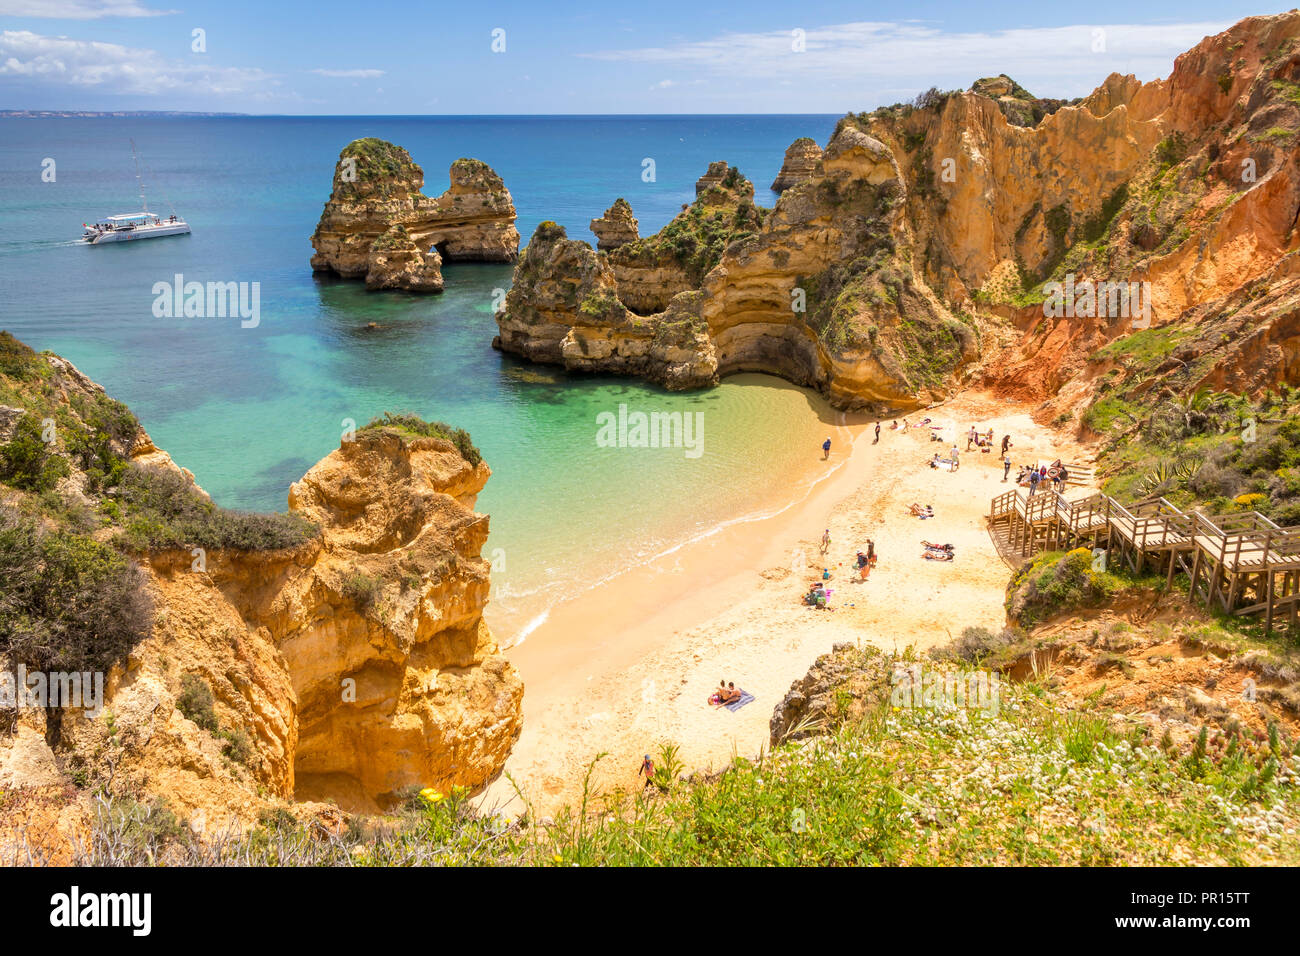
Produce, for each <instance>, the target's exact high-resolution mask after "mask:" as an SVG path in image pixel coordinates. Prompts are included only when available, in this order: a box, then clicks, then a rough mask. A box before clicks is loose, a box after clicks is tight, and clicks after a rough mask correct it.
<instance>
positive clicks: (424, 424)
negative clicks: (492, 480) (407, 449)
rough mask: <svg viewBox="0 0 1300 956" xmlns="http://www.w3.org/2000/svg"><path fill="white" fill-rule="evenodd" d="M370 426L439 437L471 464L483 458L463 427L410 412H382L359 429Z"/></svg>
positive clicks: (362, 429)
mask: <svg viewBox="0 0 1300 956" xmlns="http://www.w3.org/2000/svg"><path fill="white" fill-rule="evenodd" d="M370 428H393V429H396V430H397V431H399V432H404V433H405V434H408V435H416V436H419V437H422V438H441V439H442V440H443V441H449V442H451V443H452V444H453V445H455V446H456V450H457V451H458V452H460V456H461V457H462V458H464V459H465V460H466V461H467V462H469V463H470V464H471V465H474V466H477V465H478V464H479V462H481V461H482V460H483V456H482V455H481V454H479V450H478V448H476V447H475V446H474V443H473V442H472V441H471V440H470V437H469V432H467V431H465V429H463V428H454V427H452V426H451V425H448V424H447V423H446V422H428V421H425V420H424V419H423V418H421V417H420V416H419V415H416V414H414V413H412V412H398V413H396V414H395V413H393V412H384V413H383V414H382V415H379V416H377V417H375V418H372V419H371V420H370V421H369V422H368V423H367V424H365V425H362V426H361V429H360V430H361V431H365V430H367V429H370Z"/></svg>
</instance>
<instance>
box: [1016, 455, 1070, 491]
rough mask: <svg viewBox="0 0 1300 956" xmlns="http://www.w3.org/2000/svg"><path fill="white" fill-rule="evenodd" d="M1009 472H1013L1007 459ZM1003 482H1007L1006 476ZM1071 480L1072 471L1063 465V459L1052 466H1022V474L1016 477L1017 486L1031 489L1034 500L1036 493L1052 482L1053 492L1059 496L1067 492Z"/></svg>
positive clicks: (1057, 460)
mask: <svg viewBox="0 0 1300 956" xmlns="http://www.w3.org/2000/svg"><path fill="white" fill-rule="evenodd" d="M1004 464H1006V468H1007V471H1008V472H1009V471H1010V470H1011V465H1010V459H1007V460H1006V461H1005V462H1004ZM1002 480H1003V481H1005V480H1006V474H1005V473H1004V474H1003V479H1002ZM1069 480H1070V470H1069V469H1068V468H1066V467H1065V465H1064V464H1062V463H1061V459H1059V458H1058V459H1056V461H1054V462H1052V463H1051V464H1050V465H1021V466H1020V472H1019V474H1017V475H1016V484H1017V485H1020V486H1022V487H1023V486H1026V485H1027V486H1028V487H1029V496H1030V497H1031V498H1032V497H1033V496H1034V493H1035V492H1037V491H1038V489H1039V487H1040V486H1042V485H1043V484H1044V483H1045V482H1050V483H1051V485H1052V490H1053V491H1055V492H1056V493H1057V494H1060V493H1061V492H1063V491H1065V483H1066V482H1067V481H1069Z"/></svg>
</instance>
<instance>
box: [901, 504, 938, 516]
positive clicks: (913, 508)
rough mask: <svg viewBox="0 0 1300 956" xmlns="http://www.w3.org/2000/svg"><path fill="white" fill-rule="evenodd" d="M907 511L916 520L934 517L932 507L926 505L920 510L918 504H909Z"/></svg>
mask: <svg viewBox="0 0 1300 956" xmlns="http://www.w3.org/2000/svg"><path fill="white" fill-rule="evenodd" d="M907 510H908V511H909V512H911V513H912V514H913V515H914V516H915V517H917V518H933V517H934V508H933V507H932V506H930V505H926V506H925V507H924V508H922V507H921V506H920V505H919V504H917V503H916V502H912V504H910V505H909V506H908V508H907Z"/></svg>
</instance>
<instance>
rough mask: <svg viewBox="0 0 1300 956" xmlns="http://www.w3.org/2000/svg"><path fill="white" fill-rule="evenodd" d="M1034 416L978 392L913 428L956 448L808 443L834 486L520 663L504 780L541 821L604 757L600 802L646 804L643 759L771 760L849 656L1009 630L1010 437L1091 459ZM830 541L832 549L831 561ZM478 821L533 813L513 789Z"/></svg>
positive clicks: (1025, 450) (567, 626)
mask: <svg viewBox="0 0 1300 956" xmlns="http://www.w3.org/2000/svg"><path fill="white" fill-rule="evenodd" d="M1030 412H1031V408H1030V407H1029V406H1025V405H1019V404H1012V403H1009V402H1007V401H1005V400H1001V399H996V398H993V397H990V396H988V395H984V394H980V393H967V394H964V395H962V396H960V397H959V398H957V399H954V400H953V401H951V402H949V403H946V404H944V405H942V406H940V407H936V408H934V409H931V410H930V411H927V412H921V413H915V414H913V415H910V416H908V419H909V421H912V422H916V421H918V420H920V419H921V418H924V417H927V416H928V417H929V418H931V419H932V421H931V424H932V425H937V426H940V428H939V430H938V431H937V432H936V433H937V434H939V435H941V436H942V437H943V439H944V441H943V442H942V443H938V442H933V441H931V440H930V434H931V429H930V428H929V427H923V428H916V427H913V428H909V429H907V430H906V431H904V430H902V429H901V428H900V429H899V430H897V431H893V430H891V429H890V427H889V422H888V421H886V422H884V423H883V427H882V431H881V436H880V441H879V443H878V444H877V443H874V442H873V429H872V424H873V423H872V422H868V421H864V420H862V419H860V418H854V417H853V416H847V417H846V419H845V423H844V424H843V425H841V426H839V427H838V428H837V429H836V430H835V432H834V434H833V437H834V440H835V446H834V448H833V451H837V452H838V454H833V455H832V457H831V459H830V460H829V461H825V462H824V461H822V460H821V452H820V448H819V447H818V444H819V442H818V441H817V440H814V436H810V440H809V449H810V450H809V454H810V460H812V461H813V462H814V464H813V465H812V467H815V468H819V469H821V470H822V471H823V472H825V473H826V474H825V480H822V481H819V482H817V483H815V484H814V485H813V486H812V488H811V490H810V491H808V490H801V491H800V492H799V497H798V498H796V500H793V501H790V502H787V504H786V506H785V507H784V508H783V509H775V510H777V511H778V512H779V513H776V514H770V510H769V511H768V513H769V514H770V516H769V517H764V518H760V519H756V520H752V521H747V522H744V523H738V524H733V525H730V526H727V527H724V528H722V529H720V530H719V531H718V532H717V533H716V534H713V535H712V536H710V537H707V538H704V539H702V540H699V541H695V542H693V543H690V544H687V545H683V546H682V547H681V548H679V549H678V550H676V551H674V552H672V553H670V554H668V555H665V556H663V557H661V558H659V559H658V560H655V561H653V562H651V563H649V564H647V565H644V566H641V567H638V568H635V569H633V570H630V571H629V572H627V573H626V574H623V575H621V576H619V577H618V578H616V579H614V580H613V581H611V582H610V583H609V584H607V585H606V586H604V587H602V588H601V589H599V590H598V591H596V592H593V593H592V594H591V595H589V596H587V597H585V598H584V599H583V600H581V601H575V602H570V603H568V604H564V605H561V606H559V607H557V608H556V609H555V611H554V612H553V613H552V614H551V616H550V618H549V619H548V620H547V621H546V622H545V623H544V624H543V625H542V626H541V627H539V628H538V629H537V630H536V631H535V632H533V633H532V634H531V635H530V636H529V637H528V639H527V641H525V642H524V643H523V644H521V645H519V646H517V647H514V648H511V649H510V650H509V651H508V654H509V656H510V658H511V660H512V661H513V663H514V664H515V666H516V667H517V668H518V669H519V672H520V674H521V675H522V677H523V679H524V684H525V693H524V730H523V734H522V736H521V737H520V739H519V741H518V743H517V744H516V745H515V747H514V750H513V752H512V754H511V756H510V759H509V761H508V763H507V765H506V773H508V774H509V775H510V776H511V777H512V778H513V779H514V782H515V783H516V784H518V785H519V786H520V787H521V788H522V789H523V791H524V792H525V794H526V795H527V797H528V799H529V800H530V801H531V802H532V803H533V804H534V807H535V810H536V812H538V813H539V814H548V813H553V812H554V811H555V810H556V809H557V808H558V807H559V806H561V805H563V804H565V803H566V802H571V801H572V800H573V799H574V797H575V796H577V795H578V794H580V792H581V786H582V779H583V776H584V774H585V772H586V768H587V765H588V764H589V763H590V762H591V761H592V760H593V759H595V758H596V756H597V755H598V754H600V753H605V754H606V756H605V757H604V758H603V759H601V761H600V762H599V764H598V765H597V768H596V771H595V773H594V774H593V776H592V783H593V786H594V788H595V789H596V791H597V792H601V791H609V790H612V789H615V788H619V787H621V788H624V789H629V790H630V789H634V788H635V787H636V786H637V785H638V779H637V776H636V771H637V768H638V766H639V764H640V759H641V755H642V754H644V753H651V754H654V755H656V756H657V752H658V748H659V745H660V743H662V742H671V743H675V744H677V745H678V746H679V747H680V755H681V759H682V761H683V763H684V765H685V767H686V768H687V769H688V770H695V769H704V768H719V767H722V766H724V765H725V764H726V763H727V762H728V761H729V760H731V758H732V757H733V755H735V754H741V755H747V756H748V755H753V754H756V753H758V752H759V751H760V750H762V749H763V748H765V747H766V746H767V743H768V721H769V720H770V718H771V716H772V709H773V707H774V706H775V705H776V704H777V703H778V702H779V701H780V700H781V698H782V697H783V696H784V695H785V693H786V692H787V690H788V689H789V687H790V684H791V682H792V681H794V680H795V679H796V678H798V677H800V676H801V675H803V674H804V673H805V672H806V671H807V669H808V667H809V666H810V665H811V664H812V662H813V660H814V659H815V658H816V657H817V656H818V655H819V654H822V653H825V652H826V651H829V650H830V649H831V647H832V646H833V645H834V644H836V643H839V642H842V641H851V642H860V643H866V644H872V645H875V646H877V647H880V648H882V649H884V650H894V649H897V650H900V651H901V650H903V649H904V648H905V647H906V646H907V645H909V644H910V645H915V646H916V648H917V649H918V650H924V649H926V648H928V647H930V646H933V645H935V644H939V643H943V642H946V641H948V640H950V639H951V638H952V637H955V636H957V635H959V634H960V633H961V631H962V629H963V628H965V627H970V626H983V627H988V628H999V627H1001V626H1002V625H1003V624H1004V622H1005V611H1004V608H1003V597H1004V591H1005V587H1006V583H1007V578H1008V568H1007V565H1006V564H1005V563H1004V562H1003V561H1002V559H1001V558H999V556H998V554H997V552H996V550H995V548H994V546H993V542H992V540H991V539H990V537H989V534H988V531H987V528H986V526H985V520H984V518H985V515H987V513H988V507H989V501H990V499H991V498H992V497H993V496H994V495H996V494H999V493H1000V492H1002V491H1005V490H1007V489H1009V488H1011V487H1012V484H1011V482H1006V483H1004V482H1003V481H1002V471H1003V469H1002V465H1001V456H1000V455H999V454H998V447H999V446H1000V443H1001V440H1002V436H1003V435H1007V434H1009V435H1010V436H1011V440H1012V443H1013V446H1012V449H1011V458H1012V461H1013V463H1014V465H1017V466H1018V465H1019V464H1020V463H1022V462H1029V461H1036V460H1040V459H1043V460H1051V459H1054V458H1057V457H1063V458H1065V459H1066V460H1079V459H1084V458H1088V457H1089V456H1088V455H1087V453H1086V451H1085V450H1083V449H1081V448H1080V447H1079V446H1078V445H1077V444H1076V443H1074V442H1072V441H1070V440H1068V439H1067V438H1065V436H1063V435H1059V434H1057V433H1055V432H1054V431H1052V430H1051V429H1047V428H1044V427H1043V426H1040V425H1037V424H1035V423H1034V422H1033V420H1032V418H1031V417H1030ZM900 421H901V419H900ZM972 424H974V425H975V426H976V427H977V428H980V429H981V430H987V429H988V428H990V427H991V428H993V430H994V448H993V451H992V452H990V453H988V454H982V453H980V452H979V451H978V450H976V449H972V450H971V452H969V453H967V452H966V450H965V449H966V433H967V431H968V429H969V428H970V426H971V425H972ZM954 442H955V443H956V444H957V447H958V449H959V451H960V453H961V455H960V457H961V467H960V469H959V470H958V471H956V472H955V473H953V472H949V471H946V470H942V469H932V468H931V467H929V464H928V461H929V459H930V457H931V456H932V455H933V454H934V452H935V451H942V452H943V453H944V454H945V455H946V453H947V450H948V449H950V448H951V447H952V445H953V444H954ZM1014 477H1015V468H1014V467H1013V469H1012V480H1014ZM912 502H918V503H920V504H922V505H926V504H930V505H933V506H934V511H935V515H936V517H935V518H933V519H929V520H921V519H918V518H915V517H912V516H910V515H909V514H908V513H907V507H908V505H909V504H911V503H912ZM826 528H829V529H830V533H831V547H830V549H829V551H828V553H827V554H826V555H825V557H823V556H822V555H821V554H820V540H821V535H822V531H823V529H826ZM868 538H870V539H872V540H873V541H874V542H875V546H876V551H877V553H878V555H879V563H878V565H877V567H876V568H875V570H874V571H872V573H871V575H870V577H869V579H868V580H867V581H865V582H859V581H857V580H856V574H855V572H854V571H853V569H852V565H853V560H854V555H855V554H856V552H857V550H858V549H860V548H862V549H865V545H866V541H867V539H868ZM922 539H927V540H930V541H940V542H948V543H951V544H953V545H954V547H955V550H956V559H955V560H954V561H952V562H937V561H926V560H924V559H923V558H922V557H921V554H922V547H921V544H920V542H921V540H922ZM823 567H828V568H829V570H830V571H831V573H832V578H831V580H830V582H829V585H828V586H829V587H830V588H831V589H832V591H833V593H832V596H831V600H830V605H831V607H832V610H815V609H812V608H809V607H805V606H804V605H803V604H802V602H801V597H802V595H803V594H804V593H805V591H806V590H807V588H808V586H809V585H810V584H811V582H813V581H814V580H816V579H818V578H819V577H820V575H821V569H822V568H823ZM720 679H721V680H727V681H732V682H734V683H735V684H736V686H737V687H741V688H744V689H745V690H746V691H748V692H749V693H751V694H753V695H754V698H755V699H754V702H753V703H750V704H748V705H746V706H745V707H743V708H742V709H740V710H739V711H737V712H735V713H733V712H731V711H728V710H725V709H722V708H714V707H710V706H709V705H708V703H707V701H708V697H709V695H710V693H711V692H712V691H713V689H714V688H715V687H716V686H717V684H718V681H719V680H720ZM479 805H480V806H481V807H482V808H484V809H486V810H493V809H497V808H502V809H505V810H506V812H509V813H517V812H519V810H520V805H519V802H518V799H517V797H516V796H515V792H514V785H513V784H511V783H510V781H508V780H507V779H506V778H505V774H503V775H502V776H501V777H500V778H498V779H497V780H496V781H495V782H494V783H492V784H491V785H490V786H489V787H488V788H487V789H486V790H485V791H484V793H483V794H482V795H481V797H480V799H479Z"/></svg>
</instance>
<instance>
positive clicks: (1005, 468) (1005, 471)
mask: <svg viewBox="0 0 1300 956" xmlns="http://www.w3.org/2000/svg"><path fill="white" fill-rule="evenodd" d="M1010 474H1011V456H1010V455H1008V454H1007V453H1006V452H1005V451H1004V452H1003V453H1002V480H1003V481H1006V480H1007V476H1008V475H1010Z"/></svg>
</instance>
